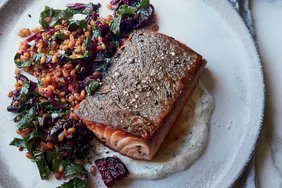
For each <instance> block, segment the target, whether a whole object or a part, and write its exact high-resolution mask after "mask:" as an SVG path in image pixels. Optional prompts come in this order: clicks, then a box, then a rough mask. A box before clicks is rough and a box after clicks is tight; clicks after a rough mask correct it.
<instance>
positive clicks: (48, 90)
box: [7, 0, 212, 188]
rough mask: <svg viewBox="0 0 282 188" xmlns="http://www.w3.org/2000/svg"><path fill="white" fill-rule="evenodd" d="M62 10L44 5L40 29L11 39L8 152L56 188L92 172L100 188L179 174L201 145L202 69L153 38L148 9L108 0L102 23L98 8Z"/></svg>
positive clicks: (164, 39) (189, 54) (140, 1)
mask: <svg viewBox="0 0 282 188" xmlns="http://www.w3.org/2000/svg"><path fill="white" fill-rule="evenodd" d="M66 7H67V8H66V9H53V8H51V7H48V6H46V7H45V9H44V10H43V11H42V12H41V14H40V19H39V23H40V25H41V26H40V27H36V28H34V29H28V28H23V29H21V30H20V31H19V32H18V35H19V36H20V37H23V38H25V39H24V41H22V42H21V44H20V48H19V49H18V51H17V52H16V55H15V57H14V62H15V65H16V66H17V69H16V71H15V74H16V84H15V89H14V90H13V91H11V92H10V93H9V94H8V96H9V97H10V98H12V102H11V105H9V106H8V107H7V110H8V111H10V112H14V113H17V116H16V117H15V119H14V121H15V123H16V124H17V131H16V132H17V133H18V134H19V135H20V136H21V137H20V138H15V139H14V140H13V141H12V142H11V143H10V145H13V146H17V147H18V148H19V150H20V151H23V150H25V151H26V157H27V158H29V159H31V160H32V161H34V162H35V163H36V166H37V167H38V170H39V174H40V177H41V179H43V180H47V179H49V177H50V175H51V174H52V173H53V174H54V175H55V178H56V179H58V180H61V179H66V180H67V182H65V183H63V184H62V185H61V186H60V187H61V188H64V187H78V188H85V187H87V186H88V185H89V184H88V178H89V176H88V173H87V172H88V171H90V172H91V174H92V175H93V176H96V172H97V171H96V169H98V172H99V173H100V175H101V177H102V180H103V181H104V183H105V185H106V186H113V185H114V184H115V182H116V181H118V180H121V179H123V178H125V177H131V178H135V179H136V178H137V179H140V178H144V179H156V178H162V177H165V176H167V175H168V174H171V173H175V172H178V171H180V170H183V169H185V168H186V167H187V166H188V165H189V164H190V163H191V162H192V161H193V160H195V159H196V158H197V157H198V156H199V154H200V153H201V151H202V150H203V148H204V146H205V143H206V138H207V132H208V131H207V130H208V128H207V122H208V120H209V117H210V116H209V114H210V112H211V109H212V98H211V97H210V96H209V95H208V93H207V92H206V90H205V89H204V88H202V87H197V86H196V85H197V83H198V79H199V76H200V75H201V72H202V70H203V68H204V67H205V65H206V61H205V60H204V59H203V58H202V56H201V55H199V54H197V53H196V52H194V51H193V50H192V49H190V48H189V47H187V46H186V45H184V44H182V43H181V42H179V41H176V40H175V39H173V38H172V37H169V36H167V35H164V34H161V33H158V32H156V30H158V26H157V25H152V24H153V23H154V21H155V20H154V12H155V9H154V7H153V5H151V4H150V2H149V0H113V1H111V2H110V3H109V4H108V5H107V7H108V8H110V9H112V10H113V14H112V15H109V16H107V17H105V18H104V17H102V16H100V15H99V9H100V8H101V5H100V4H99V3H98V4H93V3H87V4H85V3H75V4H68V5H66ZM147 26H152V27H151V28H149V27H147ZM145 27H146V28H145ZM151 30H152V31H151ZM195 87H197V89H196V91H195V92H193V91H194V88H195ZM192 93H193V94H192ZM191 96H192V100H191V101H190V102H188V99H189V98H191ZM195 96H197V97H195ZM205 100H206V103H205V102H203V101H205ZM188 113H189V115H190V116H189V120H187V117H188V116H187V115H186V114H188ZM178 114H181V115H179V117H178V119H177V116H178ZM176 119H177V120H176ZM192 124H193V125H192ZM190 131H191V132H190ZM192 131H193V134H192ZM95 136H96V137H95ZM176 137H177V139H175V138H176ZM93 139H94V140H93ZM101 143H104V144H105V145H106V146H108V147H109V148H111V149H113V150H115V151H117V152H115V151H112V150H110V149H109V148H108V147H106V146H104V145H102V144H101ZM162 143H163V144H162ZM195 143H196V144H195ZM161 145H162V146H161ZM105 148H107V151H106V150H105ZM159 148H161V149H159ZM158 150H159V151H158ZM118 152H119V153H118ZM121 154H122V155H121ZM126 156H128V157H126ZM91 157H92V160H91ZM136 159H143V160H136ZM94 161H95V164H88V163H91V162H94ZM95 165H96V166H95ZM129 172H130V173H129ZM101 177H99V176H97V178H100V179H101ZM98 181H99V180H98ZM95 182H96V181H95Z"/></svg>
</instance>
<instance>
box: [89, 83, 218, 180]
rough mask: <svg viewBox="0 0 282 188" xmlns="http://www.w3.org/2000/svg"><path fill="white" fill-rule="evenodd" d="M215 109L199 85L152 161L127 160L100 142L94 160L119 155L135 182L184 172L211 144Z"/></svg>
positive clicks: (208, 95) (211, 98)
mask: <svg viewBox="0 0 282 188" xmlns="http://www.w3.org/2000/svg"><path fill="white" fill-rule="evenodd" d="M213 108H214V100H213V97H212V96H211V95H210V94H209V93H208V91H207V90H206V89H205V88H204V86H203V85H202V84H199V85H198V86H197V87H196V88H195V90H194V92H193V95H192V97H191V99H190V100H189V102H188V103H187V104H186V105H185V107H184V109H183V110H182V112H181V115H180V116H179V117H178V119H177V121H176V123H175V125H174V126H173V127H172V128H171V130H170V132H169V134H168V135H167V137H166V139H165V141H164V143H163V144H162V146H161V148H160V149H159V151H158V153H157V155H156V156H155V157H154V158H153V160H152V161H141V160H135V159H131V158H128V157H125V156H123V155H121V154H119V153H117V152H115V151H112V150H110V149H108V148H107V147H106V146H104V145H102V144H100V143H98V142H96V148H95V154H94V157H95V158H101V157H107V156H113V155H116V156H117V157H119V158H120V159H121V160H122V161H123V162H124V163H125V165H126V166H127V168H128V170H129V171H130V177H129V178H133V179H158V178H163V177H165V176H168V175H169V174H172V173H176V172H179V171H183V170H185V169H186V168H188V167H189V165H190V164H191V163H192V162H193V161H194V160H196V159H197V158H198V157H199V156H200V154H201V153H202V151H203V150H204V148H205V146H206V144H207V141H208V130H209V120H210V117H211V112H212V110H213ZM97 143H98V144H97Z"/></svg>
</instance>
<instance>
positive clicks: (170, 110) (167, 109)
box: [75, 30, 206, 160]
mask: <svg viewBox="0 0 282 188" xmlns="http://www.w3.org/2000/svg"><path fill="white" fill-rule="evenodd" d="M205 65H206V61H205V60H204V59H203V58H202V56H200V55H199V54H197V53H196V52H194V51H193V50H192V49H190V48H189V47H187V46H186V45H184V44H182V43H180V42H178V41H176V40H175V39H173V38H171V37H169V36H167V35H164V34H161V33H158V32H153V31H148V30H140V31H136V32H134V33H132V34H131V35H130V37H129V39H128V40H127V41H126V42H125V44H124V46H123V47H121V48H120V49H119V51H118V52H117V54H116V55H115V56H114V57H113V58H112V60H111V65H110V67H109V69H108V71H107V73H106V74H105V75H104V79H103V85H102V86H101V87H100V89H99V90H98V92H97V93H96V94H94V95H93V96H88V97H87V98H86V99H85V100H84V101H82V102H81V103H80V104H79V105H78V106H76V108H75V113H76V115H77V116H78V117H79V118H80V119H81V120H82V121H83V122H84V123H85V125H86V126H87V127H88V128H89V129H90V130H92V131H93V132H94V133H95V135H96V136H97V137H98V138H99V139H100V140H101V141H102V142H104V143H105V145H107V146H108V147H110V148H112V149H114V150H116V151H118V152H120V153H121V154H123V155H126V156H129V157H132V158H135V159H143V160H151V159H152V158H153V157H154V155H155V154H156V152H157V151H158V149H159V147H160V145H161V144H162V142H163V140H164V139H165V137H166V135H167V133H168V131H169V129H170V128H171V127H172V126H173V123H174V121H175V120H176V118H177V115H178V114H179V113H180V111H181V110H182V108H183V107H184V105H185V103H186V102H187V100H188V99H189V96H190V95H191V93H192V91H193V89H194V87H195V85H196V84H197V81H198V79H199V76H200V74H201V72H202V70H203V68H204V67H205ZM173 128H174V129H177V127H173Z"/></svg>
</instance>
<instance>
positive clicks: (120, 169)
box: [95, 157, 129, 187]
mask: <svg viewBox="0 0 282 188" xmlns="http://www.w3.org/2000/svg"><path fill="white" fill-rule="evenodd" d="M95 164H96V166H97V168H98V170H99V172H100V173H101V175H102V179H103V181H104V183H105V184H106V186H108V187H111V186H113V185H114V183H115V181H117V180H121V179H123V178H125V177H127V176H128V175H129V171H128V170H127V168H126V166H125V165H124V163H123V162H122V161H121V160H120V159H119V158H117V157H106V158H102V159H97V160H96V161H95Z"/></svg>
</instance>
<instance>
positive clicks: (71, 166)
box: [65, 163, 87, 176]
mask: <svg viewBox="0 0 282 188" xmlns="http://www.w3.org/2000/svg"><path fill="white" fill-rule="evenodd" d="M77 173H81V174H86V173H87V171H86V170H85V168H84V167H83V166H82V165H79V164H75V163H67V165H66V166H65V175H66V176H71V175H75V174H77Z"/></svg>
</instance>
